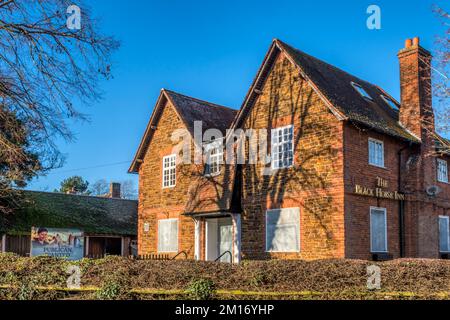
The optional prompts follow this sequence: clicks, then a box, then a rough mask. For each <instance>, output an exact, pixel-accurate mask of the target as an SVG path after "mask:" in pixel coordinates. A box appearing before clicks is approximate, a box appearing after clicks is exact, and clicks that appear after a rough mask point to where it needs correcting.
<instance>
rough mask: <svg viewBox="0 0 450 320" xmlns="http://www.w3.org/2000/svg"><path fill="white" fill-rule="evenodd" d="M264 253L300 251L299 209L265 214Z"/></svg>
mask: <svg viewBox="0 0 450 320" xmlns="http://www.w3.org/2000/svg"><path fill="white" fill-rule="evenodd" d="M266 251H270V252H299V251H300V209H299V208H287V209H276V210H268V211H267V213H266Z"/></svg>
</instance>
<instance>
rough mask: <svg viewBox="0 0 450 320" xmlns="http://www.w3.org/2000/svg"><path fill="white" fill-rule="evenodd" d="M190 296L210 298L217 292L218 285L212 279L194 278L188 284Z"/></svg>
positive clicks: (199, 298)
mask: <svg viewBox="0 0 450 320" xmlns="http://www.w3.org/2000/svg"><path fill="white" fill-rule="evenodd" d="M187 292H188V294H189V297H190V298H191V299H194V300H210V299H212V298H213V297H214V294H215V293H216V286H215V284H214V282H213V281H212V280H210V279H198V280H193V281H191V283H190V284H189V286H188V289H187Z"/></svg>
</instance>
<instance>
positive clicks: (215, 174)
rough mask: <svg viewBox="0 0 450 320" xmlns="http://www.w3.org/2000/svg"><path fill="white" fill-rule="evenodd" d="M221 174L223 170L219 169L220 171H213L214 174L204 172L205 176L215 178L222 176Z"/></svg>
mask: <svg viewBox="0 0 450 320" xmlns="http://www.w3.org/2000/svg"><path fill="white" fill-rule="evenodd" d="M220 174H221V172H220V171H219V172H217V173H213V174H204V175H203V176H204V177H205V178H214V177H217V176H220Z"/></svg>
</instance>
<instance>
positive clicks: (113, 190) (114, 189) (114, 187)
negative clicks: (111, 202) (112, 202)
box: [109, 182, 121, 198]
mask: <svg viewBox="0 0 450 320" xmlns="http://www.w3.org/2000/svg"><path fill="white" fill-rule="evenodd" d="M109 194H110V196H111V198H121V194H120V183H117V182H112V183H111V184H110V186H109Z"/></svg>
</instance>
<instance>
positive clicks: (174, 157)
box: [162, 154, 177, 189]
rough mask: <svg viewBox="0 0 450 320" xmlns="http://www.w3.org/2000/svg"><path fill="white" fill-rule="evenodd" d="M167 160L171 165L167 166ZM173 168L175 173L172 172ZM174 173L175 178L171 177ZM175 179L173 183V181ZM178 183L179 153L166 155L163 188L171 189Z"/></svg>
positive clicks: (163, 159) (163, 165) (163, 166)
mask: <svg viewBox="0 0 450 320" xmlns="http://www.w3.org/2000/svg"><path fill="white" fill-rule="evenodd" d="M166 160H168V161H169V165H168V166H167V167H166V166H165V165H166ZM172 161H173V163H172ZM171 170H173V174H172V173H171ZM166 172H168V175H167V178H168V181H167V185H166V184H165V182H166V174H165V173H166ZM172 175H173V179H171V177H172ZM172 180H173V184H172V183H171V181H172ZM176 184H177V155H176V154H171V155H168V156H165V157H163V158H162V188H163V189H169V188H173V187H175V186H176Z"/></svg>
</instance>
